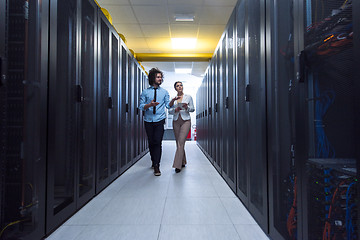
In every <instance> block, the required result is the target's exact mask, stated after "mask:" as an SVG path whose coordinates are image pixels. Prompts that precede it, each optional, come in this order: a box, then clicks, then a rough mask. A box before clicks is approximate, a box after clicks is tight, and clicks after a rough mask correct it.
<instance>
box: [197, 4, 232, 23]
mask: <svg viewBox="0 0 360 240" xmlns="http://www.w3.org/2000/svg"><path fill="white" fill-rule="evenodd" d="M233 9H234V7H209V6H204V7H203V8H202V11H201V14H200V24H207V25H209V24H215V25H218V24H225V25H226V24H227V22H228V21H229V18H230V15H231V13H232V11H233Z"/></svg>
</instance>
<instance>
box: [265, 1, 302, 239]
mask: <svg viewBox="0 0 360 240" xmlns="http://www.w3.org/2000/svg"><path fill="white" fill-rule="evenodd" d="M266 9H267V13H266V16H267V20H266V23H267V26H266V30H267V32H266V39H267V50H266V51H267V58H266V61H267V83H268V88H267V108H268V111H267V119H268V123H267V124H268V161H269V176H268V181H269V206H270V207H269V224H270V230H269V231H270V236H271V237H272V238H273V239H294V238H296V234H297V231H298V226H297V225H298V224H297V213H298V207H297V199H296V197H297V192H298V188H297V183H298V181H297V174H296V171H295V159H294V158H295V156H294V154H295V151H294V147H295V139H294V137H295V133H294V128H295V125H294V120H295V118H294V114H293V108H291V107H292V103H294V94H293V93H294V86H293V84H294V82H295V80H296V76H295V72H294V38H293V36H294V31H293V25H294V18H293V11H294V8H293V3H292V2H289V1H278V2H277V3H275V2H274V1H272V2H269V4H268V7H267V8H266Z"/></svg>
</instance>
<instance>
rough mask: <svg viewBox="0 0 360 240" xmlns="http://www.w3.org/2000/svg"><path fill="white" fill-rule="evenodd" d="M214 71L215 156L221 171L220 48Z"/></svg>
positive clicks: (216, 56)
mask: <svg viewBox="0 0 360 240" xmlns="http://www.w3.org/2000/svg"><path fill="white" fill-rule="evenodd" d="M214 71H215V72H216V75H215V82H214V84H215V99H216V100H215V115H216V117H215V119H216V120H215V129H216V130H215V131H216V135H215V136H214V141H215V151H214V153H215V156H214V163H215V167H216V168H217V169H218V170H219V171H220V172H221V160H220V157H221V147H220V146H221V141H222V140H221V139H220V138H219V137H218V136H221V135H222V133H221V121H222V116H221V114H220V109H221V107H220V92H221V91H220V86H221V76H220V49H218V51H217V53H216V55H215V65H214Z"/></svg>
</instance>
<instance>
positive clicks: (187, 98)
mask: <svg viewBox="0 0 360 240" xmlns="http://www.w3.org/2000/svg"><path fill="white" fill-rule="evenodd" d="M181 103H187V104H188V108H187V109H186V110H185V109H184V110H180V111H178V112H175V106H176V105H177V104H178V102H177V101H175V102H174V105H173V106H172V107H171V108H170V109H169V114H171V115H174V118H173V121H176V120H177V119H178V118H179V114H181V118H182V119H183V120H190V119H191V117H190V113H191V112H194V111H195V107H194V103H193V100H192V97H191V96H190V95H186V94H184V96H183V99H182V101H181Z"/></svg>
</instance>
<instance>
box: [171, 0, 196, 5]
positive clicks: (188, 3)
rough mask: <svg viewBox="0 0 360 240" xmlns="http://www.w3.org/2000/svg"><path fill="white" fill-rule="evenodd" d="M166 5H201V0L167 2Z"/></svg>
mask: <svg viewBox="0 0 360 240" xmlns="http://www.w3.org/2000/svg"><path fill="white" fill-rule="evenodd" d="M168 4H169V5H171V4H176V5H179V4H182V5H202V4H203V0H168Z"/></svg>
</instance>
